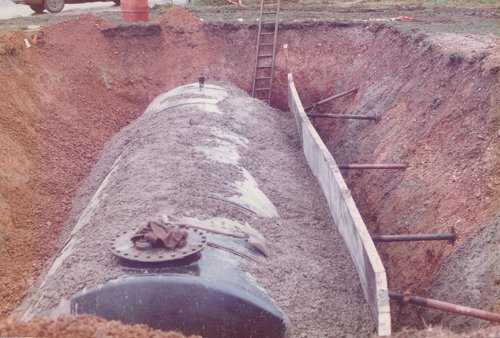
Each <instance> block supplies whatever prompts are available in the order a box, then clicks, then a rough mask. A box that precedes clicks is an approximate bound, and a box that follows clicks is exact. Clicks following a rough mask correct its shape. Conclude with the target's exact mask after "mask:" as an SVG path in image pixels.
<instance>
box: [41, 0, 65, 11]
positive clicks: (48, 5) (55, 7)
mask: <svg viewBox="0 0 500 338" xmlns="http://www.w3.org/2000/svg"><path fill="white" fill-rule="evenodd" d="M43 6H44V7H45V9H46V10H48V11H49V12H51V13H59V12H60V11H62V10H63V8H64V0H45V1H44V2H43Z"/></svg>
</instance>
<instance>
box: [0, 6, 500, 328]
mask: <svg viewBox="0 0 500 338" xmlns="http://www.w3.org/2000/svg"><path fill="white" fill-rule="evenodd" d="M159 22H160V25H161V27H162V32H161V33H160V34H159V35H154V34H153V35H150V36H141V37H132V36H130V37H127V36H126V34H125V36H123V34H122V35H120V36H116V37H108V38H107V37H105V36H104V35H103V34H102V33H101V30H102V29H104V28H108V24H107V23H106V22H104V21H103V20H102V19H100V18H97V17H94V16H88V15H84V16H81V17H78V18H77V19H75V20H69V21H65V22H63V23H60V24H56V25H53V26H49V27H47V28H44V43H43V44H37V45H34V46H33V47H32V48H30V49H27V48H25V47H24V44H23V39H24V35H23V33H12V34H7V35H5V36H3V37H2V38H1V39H0V54H2V58H1V59H0V93H1V94H0V95H1V100H0V111H1V112H2V113H1V114H0V146H1V151H2V156H1V157H0V257H1V259H0V271H2V274H1V276H0V299H2V302H1V304H0V318H2V317H3V318H5V317H6V316H8V315H9V314H10V313H11V311H12V310H13V309H15V308H16V307H17V306H19V304H20V302H21V300H22V299H23V297H24V296H25V295H26V293H27V292H28V289H29V287H30V286H31V285H33V283H34V282H35V279H36V277H37V276H38V274H39V273H40V271H41V269H42V268H43V267H44V266H45V265H46V264H47V260H48V259H49V258H50V257H52V255H53V254H54V253H55V252H56V251H57V249H58V248H59V247H60V243H59V242H58V235H59V234H60V233H61V231H62V229H63V227H64V222H65V220H66V218H67V215H68V212H69V209H70V206H71V201H72V199H73V197H74V195H75V191H76V189H77V188H78V186H79V185H80V183H81V181H82V179H83V178H85V177H86V176H87V174H88V173H89V171H90V169H91V168H92V166H93V165H94V164H95V162H96V160H97V158H98V156H99V152H100V151H101V149H102V147H103V145H104V144H105V142H106V141H107V140H108V139H109V138H110V137H111V136H112V135H113V134H114V133H116V132H117V131H118V130H120V129H121V128H122V127H124V126H125V125H127V124H128V123H129V122H130V121H132V120H133V119H134V118H136V117H137V116H139V115H140V114H141V113H142V112H143V110H144V109H145V107H146V105H147V104H148V102H150V101H151V100H152V98H154V97H155V96H156V95H158V94H160V93H162V92H165V91H167V90H169V89H171V88H174V87H176V86H179V85H183V84H186V83H190V82H195V81H197V78H198V75H200V74H204V75H206V76H208V77H209V79H215V80H218V79H222V80H229V81H231V82H233V83H235V84H236V85H237V86H239V87H241V88H243V89H244V90H246V91H247V92H248V91H250V89H251V76H252V72H253V69H252V65H253V62H254V60H253V59H254V43H255V40H256V29H255V27H251V28H248V27H246V26H243V27H235V26H225V27H222V26H211V25H201V24H200V21H199V20H198V19H197V18H195V17H193V16H192V15H191V14H189V13H188V12H186V11H185V10H182V9H178V8H174V9H173V10H171V11H169V12H167V13H166V14H165V16H164V17H162V18H160V20H159ZM126 31H127V29H125V32H126ZM68 32H71V34H68ZM446 38H447V39H448V40H446V41H444V40H445V37H443V36H439V37H438V38H435V39H434V42H433V43H434V44H436V45H438V46H439V45H440V46H441V47H440V48H435V46H433V45H431V44H430V42H429V41H428V40H425V41H424V40H423V38H422V36H419V35H416V34H407V35H403V34H401V33H399V32H397V31H395V30H394V29H389V28H381V26H379V25H368V26H360V25H357V26H345V25H343V26H324V25H315V26H308V27H306V26H303V25H302V26H287V27H285V28H284V29H282V30H281V31H280V41H279V45H280V46H281V45H283V44H284V43H288V44H289V48H288V50H289V57H288V59H285V57H284V55H283V53H281V52H279V53H278V57H277V77H276V87H275V93H274V95H275V96H274V97H275V101H274V105H276V106H277V107H280V108H283V109H285V108H286V77H285V73H286V71H287V70H288V71H292V72H293V73H294V75H295V79H296V82H297V85H298V89H299V93H300V95H301V97H302V98H303V100H304V102H305V103H306V104H309V103H312V102H314V101H316V100H318V99H320V98H324V97H326V96H327V95H329V94H330V93H333V92H340V91H342V90H346V89H349V88H352V87H358V88H359V91H358V93H357V94H356V95H355V96H352V97H349V98H345V99H343V100H340V101H339V102H337V103H335V106H333V107H332V109H333V110H335V111H337V112H353V111H354V112H356V113H361V112H363V113H371V112H374V111H378V112H379V113H380V114H381V115H383V116H382V121H381V122H380V123H379V124H377V125H374V126H369V127H367V125H366V122H363V123H364V124H362V123H361V122H359V123H355V124H349V125H347V124H346V123H339V122H337V123H336V124H332V123H328V122H326V121H321V122H317V123H316V125H317V126H318V127H319V128H320V131H321V134H322V135H323V137H324V138H325V140H326V141H327V143H328V144H329V146H330V147H331V149H332V152H333V153H334V155H335V156H336V158H337V160H338V162H339V163H341V162H344V163H353V162H404V163H408V164H409V165H410V168H411V169H409V170H407V171H405V172H394V171H385V172H380V171H379V172H351V173H348V174H347V175H348V176H347V178H348V183H349V184H350V186H351V187H352V188H353V195H354V198H355V200H356V202H357V203H358V205H359V207H360V209H361V213H362V215H363V217H364V219H365V221H366V222H367V224H368V225H369V228H370V231H371V232H373V233H396V232H399V233H405V232H412V233H415V232H442V231H448V230H449V228H450V226H451V225H455V226H456V228H457V231H458V232H459V235H460V236H461V239H460V240H459V242H458V243H457V244H456V245H455V246H454V247H453V246H449V245H436V244H410V245H408V246H397V245H389V246H386V247H381V248H380V249H381V251H382V252H383V260H384V264H385V265H386V267H387V270H388V274H389V276H388V277H389V282H390V285H391V287H393V288H396V289H409V290H411V291H414V292H418V291H422V290H425V288H426V287H427V286H428V285H429V284H430V283H431V282H432V278H433V276H434V275H435V273H436V271H438V270H439V269H440V264H441V262H442V261H443V260H444V259H445V258H446V257H447V256H448V255H450V254H451V253H452V252H453V251H454V250H456V249H457V248H459V247H460V244H461V243H462V241H465V240H466V239H467V238H470V237H471V236H474V234H475V233H477V232H478V231H480V229H481V227H482V225H484V224H488V222H489V221H491V219H492V218H493V214H494V212H495V211H498V210H499V196H500V193H499V191H500V189H499V184H500V178H499V172H500V170H499V162H498V156H497V155H495V154H496V153H495V149H497V150H498V149H499V148H500V145H499V140H500V137H499V135H498V133H497V129H498V125H499V121H498V117H499V114H498V107H499V102H500V101H499V98H498V93H499V92H500V90H499V88H498V69H499V66H498V65H499V64H500V62H498V56H499V55H500V52H499V51H498V50H495V48H498V38H495V37H489V39H490V40H487V41H483V40H481V39H482V38H478V37H475V36H471V37H469V38H468V39H470V40H471V41H479V42H478V49H477V50H474V52H472V51H469V52H466V53H464V52H461V48H462V47H463V46H462V44H461V41H460V39H458V38H456V36H455V38H454V39H455V40H453V39H451V40H452V41H451V42H450V40H449V36H448V37H446ZM445 46H452V47H453V48H457V51H450V50H447V49H446V48H445ZM489 46H492V47H491V48H490V47H489ZM453 48H452V50H453ZM405 85H406V86H405ZM394 88H396V89H394ZM495 107H496V110H495ZM325 111H327V110H325ZM478 111H479V113H478V114H472V113H471V112H478ZM456 121H463V123H461V124H458V125H457V124H456V123H455V122H456ZM343 127H345V128H343ZM466 136H471V137H472V139H471V138H467V137H466ZM452 145H453V147H452ZM478 163H480V165H477V164H478ZM68 226H71V225H68ZM497 310H498V309H497Z"/></svg>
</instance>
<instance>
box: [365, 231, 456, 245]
mask: <svg viewBox="0 0 500 338" xmlns="http://www.w3.org/2000/svg"><path fill="white" fill-rule="evenodd" d="M456 239H457V234H456V232H455V229H454V228H452V229H451V232H449V233H444V234H409V235H372V240H373V241H374V242H412V241H451V242H455V240H456Z"/></svg>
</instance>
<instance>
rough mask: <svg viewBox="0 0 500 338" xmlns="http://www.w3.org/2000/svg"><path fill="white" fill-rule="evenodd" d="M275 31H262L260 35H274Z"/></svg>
mask: <svg viewBox="0 0 500 338" xmlns="http://www.w3.org/2000/svg"><path fill="white" fill-rule="evenodd" d="M272 34H274V32H260V35H272Z"/></svg>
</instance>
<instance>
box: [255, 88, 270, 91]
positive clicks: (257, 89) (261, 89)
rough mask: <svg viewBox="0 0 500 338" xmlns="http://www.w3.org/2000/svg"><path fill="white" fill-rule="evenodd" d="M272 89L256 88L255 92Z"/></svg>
mask: <svg viewBox="0 0 500 338" xmlns="http://www.w3.org/2000/svg"><path fill="white" fill-rule="evenodd" d="M270 89H271V88H255V91H264V90H270Z"/></svg>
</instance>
